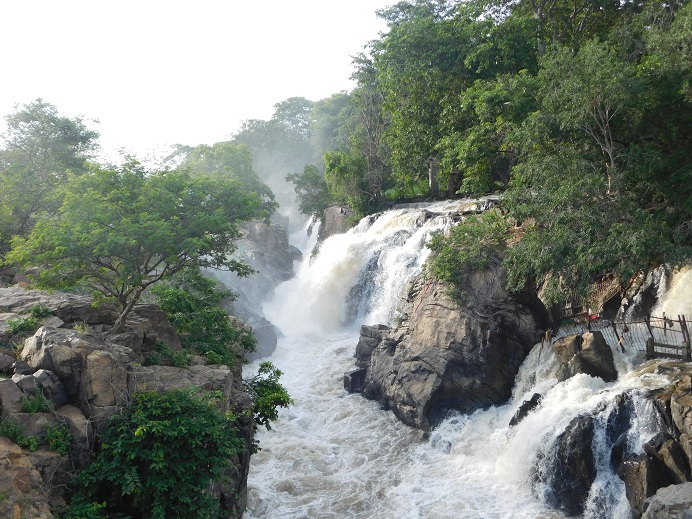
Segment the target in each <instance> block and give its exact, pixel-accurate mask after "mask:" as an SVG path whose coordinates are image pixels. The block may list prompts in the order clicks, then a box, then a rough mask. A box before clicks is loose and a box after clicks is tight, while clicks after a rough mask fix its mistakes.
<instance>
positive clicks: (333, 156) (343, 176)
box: [324, 151, 378, 217]
mask: <svg viewBox="0 0 692 519" xmlns="http://www.w3.org/2000/svg"><path fill="white" fill-rule="evenodd" d="M324 164H325V169H326V172H325V178H326V181H327V187H328V188H329V193H330V195H331V197H332V199H333V200H335V201H337V202H339V203H343V204H348V205H350V206H351V208H353V211H354V212H355V214H356V216H357V217H363V216H365V215H366V214H368V213H369V209H370V208H371V207H372V206H373V205H374V202H375V200H376V198H377V192H378V190H377V189H369V188H370V185H369V182H368V171H367V166H366V163H365V157H363V156H362V155H358V154H355V153H346V152H343V151H328V152H327V153H325V155H324Z"/></svg>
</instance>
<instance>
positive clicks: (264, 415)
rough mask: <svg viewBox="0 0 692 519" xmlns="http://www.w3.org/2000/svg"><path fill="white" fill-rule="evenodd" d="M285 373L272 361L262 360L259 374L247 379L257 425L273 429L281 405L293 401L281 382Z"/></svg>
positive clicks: (287, 404) (246, 383)
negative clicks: (272, 423)
mask: <svg viewBox="0 0 692 519" xmlns="http://www.w3.org/2000/svg"><path fill="white" fill-rule="evenodd" d="M282 374H283V373H282V372H281V371H280V370H279V369H278V368H277V367H276V366H274V365H273V364H272V363H271V362H268V361H267V362H262V364H260V367H259V369H258V370H257V375H255V376H254V377H252V378H250V379H248V380H246V381H245V387H246V388H247V391H248V393H250V396H252V402H253V407H252V413H253V417H254V420H255V423H256V424H257V425H263V426H265V427H266V428H267V429H270V430H271V425H270V424H271V422H274V421H276V419H277V418H278V417H279V407H288V406H289V405H291V404H292V403H293V400H292V399H291V397H290V395H289V394H288V391H286V388H284V387H283V386H282V385H281V384H280V383H279V378H280V377H281V375H282Z"/></svg>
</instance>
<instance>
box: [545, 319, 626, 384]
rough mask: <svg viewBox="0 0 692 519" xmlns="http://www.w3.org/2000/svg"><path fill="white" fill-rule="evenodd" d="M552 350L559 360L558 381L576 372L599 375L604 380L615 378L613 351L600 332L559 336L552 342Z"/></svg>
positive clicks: (608, 380) (613, 379) (610, 380)
mask: <svg viewBox="0 0 692 519" xmlns="http://www.w3.org/2000/svg"><path fill="white" fill-rule="evenodd" d="M553 351H554V352H555V354H556V355H557V358H558V359H559V361H560V369H559V371H558V380H560V381H562V380H567V379H568V378H570V377H573V376H574V375H576V374H577V373H585V374H587V375H590V376H592V377H600V378H602V379H603V380H605V381H606V382H613V381H615V380H617V377H618V373H617V370H616V369H615V363H614V362H613V352H612V351H611V349H610V346H608V343H606V341H605V339H604V338H603V334H602V333H601V332H598V331H594V332H586V333H584V334H583V335H568V336H566V337H561V338H560V339H557V340H556V341H555V342H554V343H553Z"/></svg>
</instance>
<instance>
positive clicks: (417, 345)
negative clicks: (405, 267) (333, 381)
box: [359, 257, 547, 430]
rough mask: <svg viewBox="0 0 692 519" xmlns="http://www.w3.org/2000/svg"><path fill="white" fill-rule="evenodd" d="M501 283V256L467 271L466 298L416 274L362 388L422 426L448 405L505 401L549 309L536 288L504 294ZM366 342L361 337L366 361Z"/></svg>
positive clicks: (470, 407) (472, 406) (468, 408)
mask: <svg viewBox="0 0 692 519" xmlns="http://www.w3.org/2000/svg"><path fill="white" fill-rule="evenodd" d="M505 286H506V271H505V270H504V268H503V267H502V262H501V259H500V258H499V257H494V258H492V260H491V261H490V267H489V268H488V270H486V271H483V272H477V273H475V274H473V275H472V276H471V277H470V279H469V285H468V287H469V288H468V300H467V302H466V303H465V304H459V303H458V302H455V301H453V300H452V299H451V298H450V297H449V296H448V293H447V289H446V288H445V287H444V286H443V285H442V284H441V283H439V282H437V281H435V280H432V279H426V278H425V277H423V276H420V277H418V278H417V279H416V280H414V281H413V282H412V283H410V284H409V286H408V288H407V291H406V296H405V301H404V304H403V306H402V307H401V308H400V309H399V311H400V314H401V315H402V317H403V319H402V324H401V325H399V326H398V327H397V328H395V329H393V330H391V331H390V332H389V334H388V336H387V337H386V338H385V339H383V340H382V341H381V342H380V344H379V345H376V346H375V347H374V349H373V350H372V352H371V354H370V362H369V363H367V369H368V373H367V375H366V380H365V387H364V389H363V395H364V396H366V397H367V398H371V399H376V400H379V401H381V402H382V404H383V405H384V406H385V407H386V408H389V409H391V410H392V411H393V412H394V413H395V414H396V416H397V417H398V418H399V419H400V420H402V421H403V422H404V423H406V424H409V425H411V426H413V427H417V428H420V429H423V430H429V429H430V428H431V427H433V426H434V425H435V424H436V423H438V422H439V421H440V420H441V419H443V418H444V417H445V416H446V414H447V413H448V411H450V410H457V411H461V412H472V411H474V410H476V409H479V408H485V407H488V406H491V405H496V404H500V403H503V402H505V401H507V399H508V398H509V397H510V395H511V389H512V386H513V384H514V378H515V376H516V374H517V371H518V369H519V366H520V365H521V363H522V361H523V360H524V358H525V357H526V355H527V354H528V352H529V351H530V349H531V347H532V346H533V345H534V344H535V343H536V342H538V340H540V335H541V332H542V330H544V329H545V327H546V319H547V314H546V312H545V309H544V308H543V305H542V304H541V303H540V301H539V300H538V298H537V297H536V296H535V294H530V293H522V294H509V293H507V291H506V290H505ZM371 346H372V345H371V344H369V343H368V342H367V341H364V344H361V348H360V350H361V351H362V353H363V354H362V357H361V358H362V359H363V360H365V359H366V358H367V353H368V352H369V351H370V347H371ZM362 364H365V362H363V363H359V366H361V365H362Z"/></svg>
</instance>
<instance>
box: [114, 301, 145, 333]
mask: <svg viewBox="0 0 692 519" xmlns="http://www.w3.org/2000/svg"><path fill="white" fill-rule="evenodd" d="M140 295H141V291H138V292H137V293H136V294H135V297H133V298H132V299H131V300H130V302H129V303H127V305H125V308H123V311H122V312H120V315H119V316H118V318H117V319H116V320H115V324H113V328H111V331H110V333H120V332H122V331H123V330H124V329H125V323H126V322H127V317H128V316H129V315H130V312H131V311H132V309H133V308H134V307H135V305H136V304H137V301H139V296H140Z"/></svg>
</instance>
